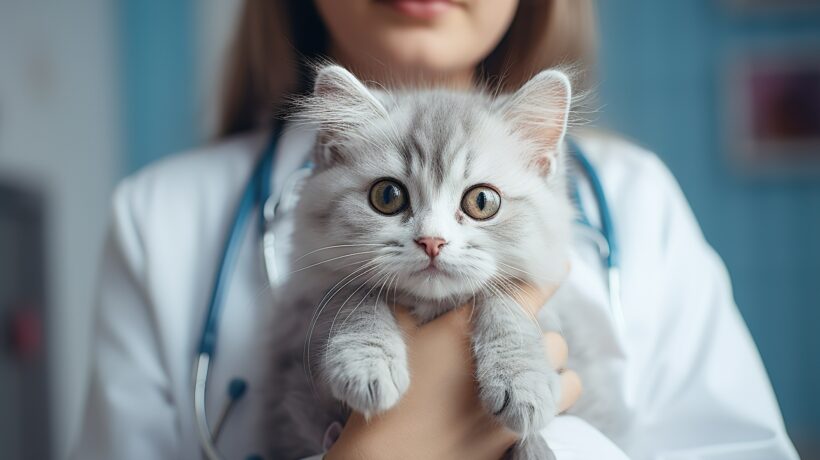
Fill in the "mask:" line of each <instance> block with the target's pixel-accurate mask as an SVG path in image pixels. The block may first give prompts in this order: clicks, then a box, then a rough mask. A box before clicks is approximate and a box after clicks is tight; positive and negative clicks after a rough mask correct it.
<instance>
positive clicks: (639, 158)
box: [76, 0, 796, 459]
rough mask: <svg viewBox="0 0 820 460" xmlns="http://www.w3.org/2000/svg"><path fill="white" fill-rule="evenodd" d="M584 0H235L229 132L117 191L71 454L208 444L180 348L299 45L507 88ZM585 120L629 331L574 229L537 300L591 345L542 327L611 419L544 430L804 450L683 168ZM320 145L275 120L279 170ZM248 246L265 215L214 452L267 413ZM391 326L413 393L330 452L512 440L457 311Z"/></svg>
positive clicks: (700, 446)
mask: <svg viewBox="0 0 820 460" xmlns="http://www.w3.org/2000/svg"><path fill="white" fill-rule="evenodd" d="M591 10H592V7H591V2H590V1H582V0H543V1H534V0H530V1H527V0H521V1H520V2H519V1H517V0H492V1H489V0H464V1H460V2H456V1H425V0H385V1H379V0H375V1H374V0H347V1H339V0H315V1H313V2H309V1H303V0H291V1H284V0H282V1H270V0H248V1H247V2H246V4H245V8H244V10H243V12H242V16H241V21H240V24H239V29H238V34H237V39H236V42H235V46H234V48H233V49H232V54H231V56H230V59H229V65H228V69H227V70H228V73H227V77H228V78H227V83H226V86H225V98H224V100H223V107H222V110H223V112H222V114H223V117H222V124H221V130H220V138H221V140H220V142H219V143H217V144H215V145H212V146H209V147H206V148H203V149H201V150H199V151H196V152H192V153H188V154H183V155H178V156H174V157H171V158H169V159H167V160H163V161H161V162H159V163H158V164H155V165H153V166H151V167H149V168H146V169H145V170H144V171H141V172H140V173H138V174H136V175H134V176H132V177H130V178H128V179H126V180H125V181H123V183H122V184H121V185H120V186H119V187H118V189H117V191H116V193H115V197H114V207H113V223H112V227H111V232H110V238H109V242H108V246H107V249H106V255H105V259H104V262H103V271H102V279H101V285H100V286H101V288H100V294H99V306H98V309H97V312H96V342H95V343H96V346H95V359H94V369H93V376H92V379H91V389H90V392H89V400H88V403H87V409H86V418H85V422H84V423H85V426H84V429H83V431H82V436H81V440H80V444H79V448H78V450H77V452H76V458H78V459H93V458H140V459H142V458H194V457H198V456H199V455H200V447H199V446H200V444H199V441H198V436H197V431H196V425H195V420H194V415H193V414H194V410H193V404H192V390H191V388H192V381H191V365H192V361H193V356H194V354H195V347H196V343H197V341H198V338H199V334H200V333H201V327H202V321H203V316H204V311H205V308H206V305H207V302H208V298H207V297H208V295H209V292H210V288H211V284H212V278H213V276H214V273H215V270H216V267H217V264H218V258H219V254H220V251H221V250H222V247H223V240H224V238H225V235H226V233H227V231H228V230H227V229H228V227H229V226H230V224H231V222H232V218H233V212H234V209H235V206H236V203H237V201H238V198H239V194H240V193H241V190H242V189H243V188H244V186H245V184H246V182H247V181H248V177H249V175H250V170H251V168H252V166H253V164H254V163H255V160H256V158H257V157H258V154H259V152H260V150H261V149H262V148H263V146H264V144H265V142H266V140H267V136H268V127H269V125H270V124H271V120H272V116H273V115H274V113H278V112H286V111H287V104H286V101H287V100H288V97H289V96H291V95H293V94H297V93H300V92H302V91H305V90H307V88H309V87H310V82H309V81H308V80H309V79H308V78H307V77H306V75H308V73H307V72H306V66H305V62H306V61H310V60H312V59H318V58H323V57H327V58H330V59H333V60H335V61H337V62H339V63H341V64H343V65H345V66H346V67H348V68H350V69H351V70H353V71H354V72H355V73H356V74H357V75H358V76H359V77H361V78H362V79H364V80H370V81H374V82H376V83H380V84H384V85H388V84H391V83H396V80H397V79H396V76H401V78H400V80H403V81H399V83H417V84H428V85H429V84H444V85H450V86H454V87H461V88H469V87H471V86H472V85H474V83H475V82H476V81H478V80H484V81H489V82H493V83H496V84H498V85H500V87H501V89H502V90H504V91H512V90H514V89H515V88H517V87H518V86H520V85H521V84H522V83H523V82H524V81H526V80H527V79H528V78H529V77H530V76H531V75H532V74H533V73H534V72H536V71H537V70H539V69H541V68H545V67H550V66H553V65H555V64H558V63H563V62H567V61H570V62H579V63H581V64H580V65H581V66H584V65H588V63H589V55H590V52H591V49H590V48H591V45H592V40H591V38H590V37H591V25H592V21H591V14H592V11H591ZM576 139H577V141H578V143H579V144H580V146H581V147H582V148H583V150H584V151H585V152H586V154H587V156H588V157H589V158H590V159H591V161H592V163H593V165H594V167H595V168H596V170H597V172H598V175H599V176H600V178H601V180H602V182H603V186H604V189H605V192H606V196H607V198H608V200H609V205H610V207H611V210H612V214H613V216H614V219H615V224H616V225H617V228H618V232H619V238H620V239H619V241H620V247H621V251H622V278H623V289H622V293H621V295H622V299H623V304H624V311H623V313H624V318H623V324H622V327H621V328H616V327H615V326H614V325H613V321H612V320H611V316H610V315H611V313H610V310H609V303H608V301H607V295H606V292H607V291H606V281H605V279H604V278H603V276H602V274H603V270H602V266H601V259H600V255H599V254H598V252H597V250H595V248H594V247H593V246H592V245H590V243H589V240H588V239H585V238H578V239H577V241H576V243H575V247H574V248H573V251H572V259H571V261H570V262H571V266H572V269H571V271H570V274H569V275H568V278H567V279H566V280H565V281H564V283H563V284H562V286H561V287H560V289H559V290H558V291H557V292H555V295H551V294H552V293H553V291H554V287H552V288H545V292H546V293H545V294H543V295H542V299H541V301H538V302H533V305H530V307H531V308H532V309H534V310H536V309H538V307H539V306H540V305H541V304H543V303H544V302H545V301H546V300H547V299H550V301H551V302H568V303H569V304H571V305H572V306H573V311H574V312H576V313H575V315H574V317H567V318H560V319H561V320H562V321H564V322H572V324H573V325H578V324H583V325H584V327H585V328H586V330H592V331H594V333H595V334H599V335H600V337H601V338H602V339H599V340H596V341H594V343H596V344H598V345H596V346H595V347H591V346H590V343H591V341H585V340H584V336H583V334H581V333H578V332H577V331H578V329H576V328H575V327H572V328H570V327H567V328H566V329H565V331H564V332H565V333H566V334H567V337H566V339H567V340H566V342H569V344H570V347H571V350H570V353H569V357H567V353H566V342H565V341H564V340H563V339H562V338H561V337H560V336H558V335H556V334H548V335H546V336H545V342H546V343H547V344H548V346H547V349H548V350H550V352H549V353H550V356H549V359H551V362H552V364H553V365H554V367H555V368H556V369H564V368H566V367H570V368H571V367H574V366H576V365H578V363H581V362H589V360H586V361H584V360H579V359H577V358H578V357H580V356H582V355H586V356H589V355H592V356H594V357H595V359H594V362H595V364H596V365H595V366H592V367H589V368H584V369H580V368H579V369H577V371H578V373H575V372H573V371H566V370H565V371H563V372H562V389H563V391H562V400H561V404H560V406H561V408H562V409H567V408H569V407H570V406H573V405H575V409H576V410H578V411H579V412H580V413H584V412H585V411H590V410H592V411H594V410H596V409H597V410H601V411H604V410H611V411H612V414H617V415H618V417H617V418H611V419H607V418H606V417H596V418H595V419H596V420H597V422H596V423H597V426H595V427H593V426H591V425H590V424H589V423H587V422H586V421H584V420H582V419H580V418H578V417H573V416H570V415H565V416H561V417H558V418H557V419H556V420H555V421H553V422H552V424H551V425H550V426H549V428H548V429H547V430H546V431H545V433H544V435H545V436H546V437H547V439H548V440H549V443H550V445H551V446H552V448H553V449H554V450H555V453H556V455H557V457H558V458H559V459H568V458H595V459H609V458H626V457H630V458H665V459H671V458H709V459H729V458H732V459H735V458H743V459H750V458H760V459H780V458H795V457H796V455H795V453H794V450H793V448H792V446H791V443H790V442H789V440H788V438H787V436H786V434H785V431H784V428H783V425H782V421H781V417H780V414H779V411H778V408H777V404H776V402H775V400H774V397H773V394H772V391H771V388H770V386H769V383H768V379H767V377H766V374H765V371H764V370H763V367H762V365H761V363H760V359H759V357H758V356H757V353H756V350H755V348H754V344H753V343H752V341H751V339H750V337H749V334H748V332H747V331H746V329H745V326H744V325H743V322H742V320H741V318H740V316H739V314H738V312H737V309H736V307H735V306H734V303H733V300H732V297H731V290H730V286H729V282H728V277H727V276H726V273H725V269H724V268H723V265H722V263H721V262H720V260H719V259H718V258H717V256H716V255H715V254H714V252H713V251H712V250H711V248H710V247H709V246H708V244H707V243H706V242H705V241H704V239H703V236H702V235H701V233H700V230H699V229H698V226H697V224H696V222H695V220H694V218H693V216H692V215H691V212H690V211H689V208H688V206H687V204H686V202H685V199H684V198H683V195H682V194H681V192H680V190H679V189H678V187H677V185H676V183H675V182H674V179H673V178H672V177H671V175H670V174H669V172H668V171H667V170H666V169H665V168H664V166H663V165H662V164H661V163H660V161H658V160H657V159H656V158H655V157H654V156H653V155H652V154H650V153H647V152H645V151H643V150H641V149H639V148H637V147H635V146H633V145H630V144H628V143H626V142H624V141H621V140H619V139H617V138H615V137H610V136H603V135H600V134H598V133H594V132H580V133H577V134H576ZM312 142H313V133H311V132H308V131H306V130H299V129H294V128H293V127H288V128H286V130H285V132H284V134H283V136H282V138H281V139H280V141H279V144H278V147H277V152H276V158H277V160H276V165H275V169H274V175H273V184H274V187H277V188H280V187H282V184H284V183H286V182H287V179H288V177H290V175H291V174H292V173H293V171H294V170H297V169H298V168H299V166H300V165H301V163H302V162H303V161H304V160H305V158H306V157H307V155H308V152H309V151H310V147H311V145H312ZM585 187H586V185H582V189H581V193H580V197H581V201H582V204H583V206H584V208H585V209H586V210H587V212H588V213H589V216H590V219H591V220H592V224H593V225H596V226H597V225H598V222H597V221H596V219H595V216H596V215H597V213H596V212H595V210H596V209H597V208H596V206H597V204H596V201H595V200H594V198H593V197H592V195H591V194H590V193H589V190H588V189H587V188H585ZM285 192H286V193H287V191H285ZM288 198H289V197H285V199H283V200H282V201H281V203H284V204H283V206H281V208H282V209H280V210H279V211H278V213H277V214H278V216H279V217H278V218H277V221H276V223H275V230H276V236H277V238H276V241H277V249H278V251H277V254H278V255H279V257H280V260H279V261H278V262H279V266H280V271H282V272H287V270H286V269H287V267H286V263H285V261H284V254H286V253H287V249H288V242H287V241H288V235H289V233H290V232H291V231H292V229H291V228H290V221H289V213H288V207H287V203H290V202H292V201H293V200H292V199H288ZM290 198H292V197H290ZM252 228H255V227H252ZM257 243H258V235H257V234H256V233H252V234H251V235H246V236H245V239H244V242H243V247H242V249H241V254H240V258H239V262H238V263H237V266H236V267H235V269H234V270H233V273H232V280H231V285H230V288H229V292H228V293H227V297H226V300H225V304H226V314H225V315H224V317H223V319H222V321H221V325H220V348H219V350H218V354H217V358H216V360H215V362H214V364H213V366H212V374H211V379H210V382H211V383H210V388H211V391H210V393H209V399H208V401H207V410H208V413H209V414H219V413H220V412H222V411H224V410H225V407H226V406H225V401H226V400H227V396H226V395H224V394H223V393H222V392H221V391H220V390H221V389H222V388H225V387H226V386H227V385H228V383H229V381H230V380H231V379H232V378H233V377H234V376H241V377H242V378H243V379H244V380H246V381H247V382H248V384H249V387H248V394H247V396H245V397H244V398H243V399H242V400H241V401H239V402H238V403H237V404H235V405H234V406H232V407H231V408H230V413H229V414H228V415H227V416H226V417H225V420H226V423H225V424H224V425H222V427H221V431H220V436H219V439H218V442H217V445H218V448H219V450H220V451H221V452H222V453H223V455H224V456H225V457H226V458H244V457H245V456H247V455H248V454H252V453H261V452H262V450H263V448H264V433H259V432H258V430H257V429H255V427H253V426H251V425H252V422H251V421H252V420H254V419H255V417H257V416H258V413H259V411H261V410H264V407H263V406H262V405H261V404H258V402H259V401H261V400H262V394H263V393H264V373H263V372H262V371H261V369H262V368H263V366H262V365H260V363H262V362H263V361H264V359H265V356H266V352H265V350H264V345H265V332H266V331H265V328H264V324H265V321H264V319H265V318H267V316H268V314H271V315H275V314H276V308H275V306H274V308H273V310H272V311H271V309H270V308H269V307H270V305H271V302H272V301H271V297H270V292H269V289H268V288H267V283H266V281H265V276H264V273H263V270H262V268H261V266H260V264H259V254H258V252H259V245H258V244H257ZM282 269H284V270H282ZM276 288H277V287H276V286H274V287H273V289H276ZM547 308H549V307H547ZM400 316H402V315H400ZM403 324H404V326H405V330H406V331H407V334H408V335H409V340H408V343H409V344H410V345H409V347H410V348H409V353H410V354H411V356H414V357H415V359H413V362H414V363H416V364H414V365H413V368H412V369H411V373H412V381H413V383H412V384H411V388H410V390H409V392H408V394H407V395H406V396H405V399H404V400H403V401H402V403H401V404H400V405H399V406H398V407H396V408H395V409H394V410H392V411H390V412H389V413H388V414H387V415H385V416H383V417H379V418H377V419H373V420H371V421H370V422H369V423H366V422H365V421H364V420H363V419H362V417H360V416H358V415H357V414H354V415H353V417H352V418H351V419H350V420H349V421H348V423H346V425H345V427H344V428H343V429H342V430H341V434H340V436H338V440H336V442H335V443H330V442H329V443H328V447H329V450H328V451H327V453H326V458H328V459H337V458H339V459H347V458H357V459H370V458H471V459H476V458H486V459H495V458H500V457H501V455H502V453H503V452H504V451H505V449H506V448H507V447H509V446H510V445H511V444H512V443H513V442H515V439H514V437H512V436H511V435H510V434H509V433H508V432H506V431H505V430H504V429H503V428H500V427H498V426H497V425H495V424H493V423H489V421H490V416H489V415H488V414H486V413H485V412H484V411H483V410H482V409H481V407H480V404H478V402H477V400H476V396H475V387H474V384H473V381H472V378H471V373H470V356H469V350H468V349H467V346H466V342H465V340H464V338H465V336H466V334H467V330H468V328H469V318H468V317H467V315H466V314H465V313H464V312H454V313H451V314H448V315H445V316H444V317H442V318H439V319H437V320H436V321H433V322H432V323H430V324H428V325H425V326H424V327H421V328H418V327H416V326H415V325H413V324H412V322H411V321H409V320H408V319H407V318H403ZM574 331H575V336H573V335H571V334H573V332H574ZM545 359H547V358H545ZM419 363H421V364H419ZM579 374H580V376H581V377H582V378H588V379H592V378H595V379H596V381H600V379H602V378H604V379H608V381H611V391H609V392H607V395H608V399H607V401H606V404H601V403H599V402H596V404H594V405H593V404H591V402H590V400H589V399H585V398H583V397H582V398H581V399H580V400H578V395H579V393H580V379H579V377H578V375H579ZM576 400H577V404H575V403H576ZM570 412H572V411H570ZM586 413H589V412H586ZM214 417H215V415H214ZM331 432H332V429H329V439H330V440H333V439H335V438H336V436H332V434H333V433H331Z"/></svg>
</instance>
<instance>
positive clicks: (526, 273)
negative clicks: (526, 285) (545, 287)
mask: <svg viewBox="0 0 820 460" xmlns="http://www.w3.org/2000/svg"><path fill="white" fill-rule="evenodd" d="M496 263H497V264H499V265H503V266H505V267H507V268H510V269H512V270H515V271H517V272H521V273H523V274H525V275H527V277H529V278H530V279H537V278H538V277H537V276H535V275H533V274H532V273H530V272H528V271H527V270H524V269H523V268H519V267H516V266H514V265H510V264H507V263H504V262H501V261H500V260H498V261H496Z"/></svg>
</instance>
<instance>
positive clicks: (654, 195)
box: [575, 129, 683, 207]
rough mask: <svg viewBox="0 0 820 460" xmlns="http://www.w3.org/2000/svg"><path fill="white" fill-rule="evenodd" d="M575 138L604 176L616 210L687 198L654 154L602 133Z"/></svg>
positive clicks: (596, 131) (582, 133) (592, 131)
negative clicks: (620, 206)
mask: <svg viewBox="0 0 820 460" xmlns="http://www.w3.org/2000/svg"><path fill="white" fill-rule="evenodd" d="M575 138H576V139H577V141H578V144H579V145H580V147H581V149H582V151H583V153H584V155H585V156H586V157H587V158H588V159H589V161H590V163H592V165H593V166H594V168H595V170H596V172H597V174H598V175H599V176H600V178H601V182H602V183H603V186H604V189H605V191H606V194H607V198H608V199H609V201H610V202H611V203H610V204H611V205H612V206H619V205H623V206H628V207H635V206H637V205H648V204H655V205H661V203H659V201H666V200H669V199H672V200H680V199H682V198H683V195H682V194H681V192H680V188H679V186H678V183H677V181H676V180H675V178H674V176H673V175H672V173H671V172H670V171H669V168H667V167H666V165H665V164H664V163H663V161H662V160H661V159H660V158H659V157H658V156H657V155H656V154H655V153H654V152H652V151H651V150H649V149H647V148H645V147H642V146H641V145H639V144H638V143H636V142H634V141H631V140H629V139H627V138H626V137H624V136H621V135H619V134H617V133H613V132H609V131H606V130H600V129H584V130H581V131H579V132H577V133H575ZM661 198H662V199H661ZM659 199H661V200H659ZM647 200H649V201H647Z"/></svg>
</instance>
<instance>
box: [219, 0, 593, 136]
mask: <svg viewBox="0 0 820 460" xmlns="http://www.w3.org/2000/svg"><path fill="white" fill-rule="evenodd" d="M592 2H593V0H520V3H519V6H518V11H517V12H516V14H515V17H514V18H513V21H512V24H511V25H510V28H509V30H508V31H507V33H506V34H505V36H504V37H503V38H502V40H501V42H500V43H499V44H498V46H497V47H496V48H495V50H493V51H492V52H491V53H490V55H489V56H487V57H486V58H485V59H484V60H483V61H482V62H481V63H480V64H479V66H478V69H476V70H477V72H476V75H477V77H478V78H480V79H481V80H482V81H486V82H491V83H492V84H494V85H495V86H496V87H497V89H498V90H500V91H502V92H507V91H514V90H516V89H517V88H519V87H520V86H521V85H522V84H524V83H525V82H526V81H527V80H528V79H529V78H530V77H531V76H532V75H533V74H535V73H536V72H538V71H539V70H541V69H544V68H547V67H553V66H556V65H566V64H570V65H572V66H574V67H575V68H577V69H579V70H580V71H581V75H582V77H583V75H584V74H585V73H586V72H585V71H586V70H588V69H589V66H590V64H591V62H592V59H593V52H594V44H595V32H594V30H595V19H594V6H593V4H592ZM327 42H328V34H327V30H326V29H325V26H324V24H323V23H322V20H321V18H320V17H319V14H318V12H317V11H316V8H315V7H314V4H313V0H245V2H244V5H243V6H242V11H241V12H240V14H239V21H238V23H237V25H236V31H235V35H234V38H233V43H232V44H231V46H230V48H229V51H228V52H229V55H228V56H227V59H226V60H225V63H226V67H225V71H224V74H223V84H222V93H221V100H220V106H219V119H218V128H217V137H218V138H224V137H227V136H230V135H233V134H237V133H241V132H245V131H250V130H253V129H257V128H259V126H260V123H265V122H267V121H269V119H270V117H271V116H273V114H275V113H276V112H277V111H279V110H281V109H282V108H283V104H285V103H286V101H287V100H288V99H289V98H290V96H292V95H294V94H297V93H300V92H303V91H305V90H307V88H308V84H309V83H308V81H309V65H308V63H310V62H316V61H318V60H321V59H322V58H324V57H325V52H326V49H327Z"/></svg>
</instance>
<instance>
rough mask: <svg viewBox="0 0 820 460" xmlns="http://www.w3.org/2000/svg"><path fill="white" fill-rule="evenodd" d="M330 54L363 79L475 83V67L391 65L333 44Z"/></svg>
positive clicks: (449, 84) (400, 83)
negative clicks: (440, 68) (441, 69)
mask: <svg viewBox="0 0 820 460" xmlns="http://www.w3.org/2000/svg"><path fill="white" fill-rule="evenodd" d="M329 55H330V58H331V59H332V60H333V61H335V62H336V63H338V64H340V65H342V66H344V67H346V68H347V69H349V70H350V71H351V72H353V73H354V74H356V76H357V77H359V79H360V80H362V81H365V82H375V83H378V84H380V85H383V86H385V87H388V88H389V87H397V86H399V87H402V86H403V87H408V86H409V87H424V88H430V87H440V86H443V87H447V88H453V89H471V88H473V87H474V86H475V70H474V69H473V68H467V69H452V70H448V71H445V72H434V71H430V70H427V69H421V68H418V67H415V68H406V69H403V68H401V67H396V66H388V65H386V64H385V63H383V62H377V61H376V60H374V59H367V60H362V59H356V58H353V57H352V56H350V55H348V54H346V53H344V52H343V51H342V50H341V49H339V48H338V47H336V46H334V45H332V44H331V46H330V50H329Z"/></svg>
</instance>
